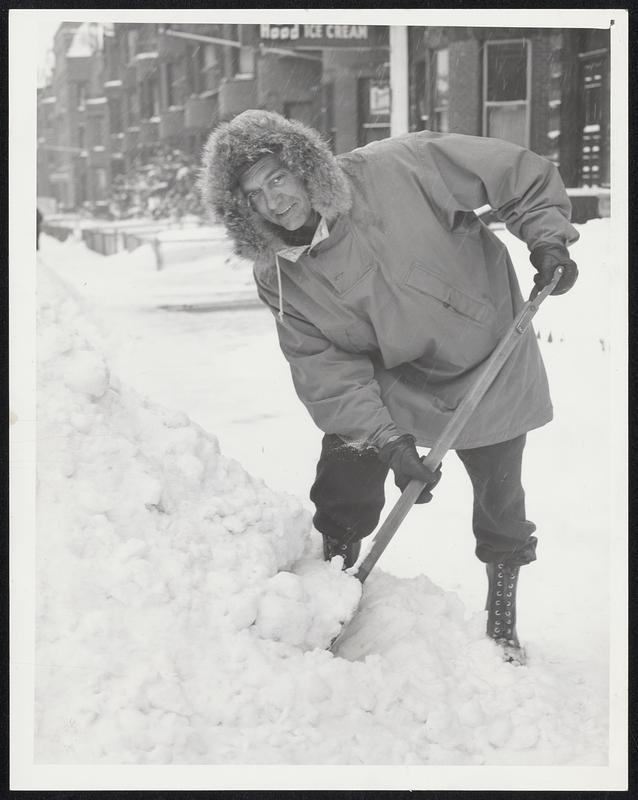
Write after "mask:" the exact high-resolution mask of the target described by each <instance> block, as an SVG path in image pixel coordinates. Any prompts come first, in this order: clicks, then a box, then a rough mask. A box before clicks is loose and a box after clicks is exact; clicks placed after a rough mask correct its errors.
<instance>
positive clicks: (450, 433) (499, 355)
mask: <svg viewBox="0 0 638 800" xmlns="http://www.w3.org/2000/svg"><path fill="white" fill-rule="evenodd" d="M562 274H563V270H562V268H561V267H558V268H557V269H556V271H555V272H554V277H553V279H552V281H551V283H549V284H548V285H547V286H546V287H545V288H544V289H543V290H542V291H540V292H539V293H538V295H537V296H536V297H535V298H534V299H533V300H532V299H530V300H528V301H527V303H525V305H524V306H523V308H522V309H521V310H520V312H519V313H518V314H517V316H516V318H515V319H514V321H513V322H512V324H511V325H510V327H509V328H508V330H507V332H506V333H505V335H504V336H503V338H502V339H501V341H500V342H499V343H498V344H497V346H496V347H495V348H494V350H493V351H492V353H491V355H490V356H489V357H488V358H487V360H486V361H485V362H484V364H483V366H482V368H481V369H480V372H479V374H478V376H477V378H476V381H475V382H474V383H473V384H472V387H471V388H470V390H469V392H468V393H467V394H466V395H465V397H464V398H463V400H461V402H460V403H459V405H458V406H457V408H456V410H455V412H454V414H453V415H452V417H451V419H450V421H449V422H448V424H447V425H446V426H445V428H444V429H443V431H442V433H441V435H440V436H439V438H438V439H437V440H436V442H435V443H434V445H433V447H432V449H431V450H430V452H429V453H428V455H427V456H426V457H425V459H424V461H423V463H424V464H425V466H427V467H429V468H430V469H431V470H432V471H434V470H436V469H437V468H438V466H439V464H440V463H441V461H442V460H443V456H444V455H445V454H446V453H447V451H448V450H449V449H450V448H451V447H452V445H453V444H454V442H455V441H456V439H457V437H458V435H459V433H460V432H461V431H462V430H463V428H464V427H465V425H466V424H467V422H468V420H469V418H470V416H471V415H472V412H473V411H474V409H475V408H476V406H477V405H478V404H479V402H480V401H481V399H482V397H483V395H484V394H485V392H486V391H487V390H488V389H489V387H490V386H491V385H492V382H493V381H494V379H495V378H496V376H497V375H498V373H499V372H500V370H501V369H502V367H503V364H504V363H505V362H506V361H507V359H508V357H509V355H510V353H511V352H512V350H514V348H515V347H516V345H517V344H518V343H519V342H520V340H521V339H522V336H523V334H524V333H525V331H526V330H527V328H528V327H529V324H530V322H531V321H532V318H533V317H534V315H535V314H536V312H537V311H538V307H539V306H540V304H541V303H542V302H543V300H545V298H546V297H547V296H548V295H550V294H551V293H552V292H553V291H554V289H555V288H556V284H557V283H558V281H559V280H560V278H561V275H562ZM425 486H426V484H425V483H422V482H421V481H417V480H414V481H410V483H409V484H408V485H407V486H406V487H405V489H404V490H403V493H402V494H401V497H400V498H399V499H398V500H397V502H396V503H395V505H394V507H393V508H392V509H391V511H390V513H389V514H388V516H387V517H386V519H385V521H384V522H383V524H382V525H381V527H380V528H379V530H378V531H377V533H376V534H375V536H374V539H373V542H372V547H371V549H370V551H369V552H368V554H367V555H366V557H365V558H364V559H363V561H362V562H361V564H360V566H359V568H358V570H357V572H356V575H355V577H357V578H358V579H359V580H360V581H361V583H363V582H364V581H365V580H366V578H367V577H368V575H369V574H370V571H371V570H372V568H373V567H374V565H375V564H376V563H377V561H378V560H379V558H380V556H381V554H382V553H383V551H384V550H385V548H386V547H387V546H388V544H389V543H390V540H391V539H392V537H393V536H394V534H395V533H396V531H397V529H398V527H399V525H400V524H401V523H402V522H403V520H404V519H405V517H406V515H407V513H408V511H409V510H410V509H411V508H412V506H413V505H414V503H415V502H416V500H417V498H418V497H419V495H420V494H421V492H422V491H423V489H424V488H425Z"/></svg>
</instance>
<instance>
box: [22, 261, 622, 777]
mask: <svg viewBox="0 0 638 800" xmlns="http://www.w3.org/2000/svg"><path fill="white" fill-rule="evenodd" d="M38 342H39V354H38V355H39V394H38V400H39V407H38V464H39V470H38V539H37V611H38V618H37V643H36V647H37V651H36V653H37V672H36V720H35V723H36V725H35V728H36V760H37V761H39V762H41V763H42V762H51V763H132V764H144V763H154V764H168V763H226V764H229V763H235V764H242V763H246V764H259V763H261V764H311V763H315V764H320V763H323V764H490V763H498V764H504V763H510V764H539V763H543V764H568V763H581V764H582V763H587V764H600V763H604V761H605V758H606V725H607V720H606V713H607V709H606V703H605V698H601V696H600V695H599V694H596V692H594V691H592V689H591V687H589V686H588V685H587V683H586V682H584V681H583V677H582V675H581V674H579V672H578V671H576V670H575V669H574V667H573V666H570V665H569V664H568V665H565V664H550V663H546V662H544V661H543V659H542V657H541V658H536V660H535V653H534V650H533V649H531V651H530V657H531V664H533V666H530V667H513V666H511V665H508V664H505V663H503V662H502V661H501V660H500V657H499V653H498V650H497V648H496V646H495V645H494V644H493V643H492V642H490V641H488V640H486V638H485V637H484V624H485V620H484V614H483V612H479V613H476V614H474V615H472V616H468V615H467V614H466V612H465V609H464V607H463V605H462V603H461V602H460V600H459V598H458V597H457V595H456V594H455V593H453V592H444V591H443V590H442V589H440V588H439V587H437V586H436V585H434V584H433V583H432V582H431V581H430V580H429V579H427V578H426V577H424V576H419V577H416V578H412V579H400V578H396V577H393V576H389V575H386V574H384V573H383V572H382V571H381V570H379V569H377V570H375V572H374V573H373V575H372V576H371V577H370V579H369V580H368V581H367V582H366V585H365V592H364V596H363V600H362V604H361V609H360V612H359V613H358V615H357V616H356V617H355V619H354V621H353V623H352V626H351V627H349V629H348V635H347V637H345V639H344V641H343V643H342V645H341V646H340V650H339V656H340V657H335V656H333V655H332V654H331V653H329V652H328V651H326V650H325V649H324V648H325V645H326V644H327V642H329V641H330V639H331V637H332V636H333V635H334V634H335V633H336V632H337V631H338V630H339V627H340V625H339V621H340V620H341V619H344V618H347V617H348V616H349V615H350V613H351V611H352V610H353V608H354V607H355V606H356V604H357V602H358V600H359V594H360V586H359V584H358V582H357V581H356V580H354V579H353V578H352V577H350V576H347V575H345V574H344V573H342V572H341V571H340V569H339V567H340V563H339V560H336V561H335V562H333V563H331V564H325V563H324V562H323V561H322V560H321V559H320V543H319V537H318V536H317V535H316V534H315V533H313V532H312V531H311V529H310V519H309V514H308V512H307V511H305V510H304V509H303V508H302V507H301V506H300V504H299V502H298V501H297V500H295V499H294V498H292V497H290V496H282V495H276V494H274V493H273V492H272V491H270V490H269V489H268V488H267V487H266V486H265V485H264V484H263V482H262V481H260V480H257V479H254V478H252V477H250V476H249V475H248V474H246V472H245V471H244V470H243V468H242V467H241V466H240V465H239V464H238V463H237V462H235V461H232V460H229V459H227V458H225V457H224V456H223V455H222V454H221V453H220V449H219V446H218V443H217V440H216V438H215V437H214V436H212V435H210V434H208V433H206V432H205V431H204V430H202V429H201V428H200V427H198V426H197V425H195V424H194V423H192V422H191V421H189V419H188V418H187V417H186V416H185V415H184V414H182V413H180V412H175V411H167V410H165V409H163V408H160V407H158V406H156V405H154V404H152V403H150V402H148V401H147V400H145V399H144V398H142V397H141V396H139V395H137V394H135V393H134V392H132V391H131V390H128V389H127V388H126V387H124V386H122V385H120V384H119V382H118V381H117V380H116V379H115V378H114V377H113V375H112V374H110V372H109V367H108V364H107V363H106V361H105V359H104V357H103V356H102V355H101V353H102V351H103V350H102V347H101V342H100V335H99V334H98V331H97V330H96V329H94V328H93V326H92V325H91V323H90V322H89V320H88V319H87V316H86V314H85V313H84V312H83V310H82V304H81V301H78V300H76V299H74V298H72V297H71V296H69V294H68V292H66V291H65V290H64V288H63V287H61V286H60V285H59V284H57V282H56V281H55V280H53V279H52V277H51V276H48V275H47V273H46V272H44V273H41V275H40V284H39V320H38ZM528 650H529V648H528Z"/></svg>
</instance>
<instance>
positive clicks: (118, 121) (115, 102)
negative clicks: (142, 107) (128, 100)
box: [109, 97, 124, 133]
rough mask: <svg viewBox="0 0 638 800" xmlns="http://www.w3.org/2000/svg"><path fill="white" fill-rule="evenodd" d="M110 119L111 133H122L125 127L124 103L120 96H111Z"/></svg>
mask: <svg viewBox="0 0 638 800" xmlns="http://www.w3.org/2000/svg"><path fill="white" fill-rule="evenodd" d="M109 121H110V127H111V133H120V132H121V131H122V130H123V129H124V128H123V124H122V103H121V101H120V99H119V98H116V97H110V98H109Z"/></svg>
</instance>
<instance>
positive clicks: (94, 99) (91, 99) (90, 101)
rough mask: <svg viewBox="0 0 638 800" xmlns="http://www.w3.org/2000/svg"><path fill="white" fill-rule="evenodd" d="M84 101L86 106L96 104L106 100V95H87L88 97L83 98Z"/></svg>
mask: <svg viewBox="0 0 638 800" xmlns="http://www.w3.org/2000/svg"><path fill="white" fill-rule="evenodd" d="M84 102H85V103H86V105H87V106H98V105H102V104H103V103H106V102H108V101H107V99H106V97H89V99H88V100H85V101H84Z"/></svg>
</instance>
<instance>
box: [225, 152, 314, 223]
mask: <svg viewBox="0 0 638 800" xmlns="http://www.w3.org/2000/svg"><path fill="white" fill-rule="evenodd" d="M239 185H240V186H241V189H242V191H243V193H244V195H245V196H246V199H247V200H248V202H249V203H250V206H251V208H253V210H254V211H257V213H259V214H260V215H261V216H262V217H263V218H264V219H267V220H268V221H269V222H272V223H274V224H275V225H280V226H281V227H282V228H286V230H289V231H296V230H298V229H299V228H301V227H302V226H303V225H305V224H306V223H308V222H310V220H311V218H312V215H313V211H312V208H311V206H310V199H309V197H308V192H307V191H306V187H305V184H304V182H303V181H302V180H301V179H300V178H298V177H297V176H296V175H293V173H292V172H290V170H289V169H287V168H286V167H284V166H283V165H282V164H281V163H280V162H279V161H278V160H277V159H276V158H275V156H264V157H263V158H260V159H259V161H257V163H255V164H253V166H252V167H250V168H249V169H248V170H246V172H244V174H243V175H242V176H241V178H240V181H239Z"/></svg>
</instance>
